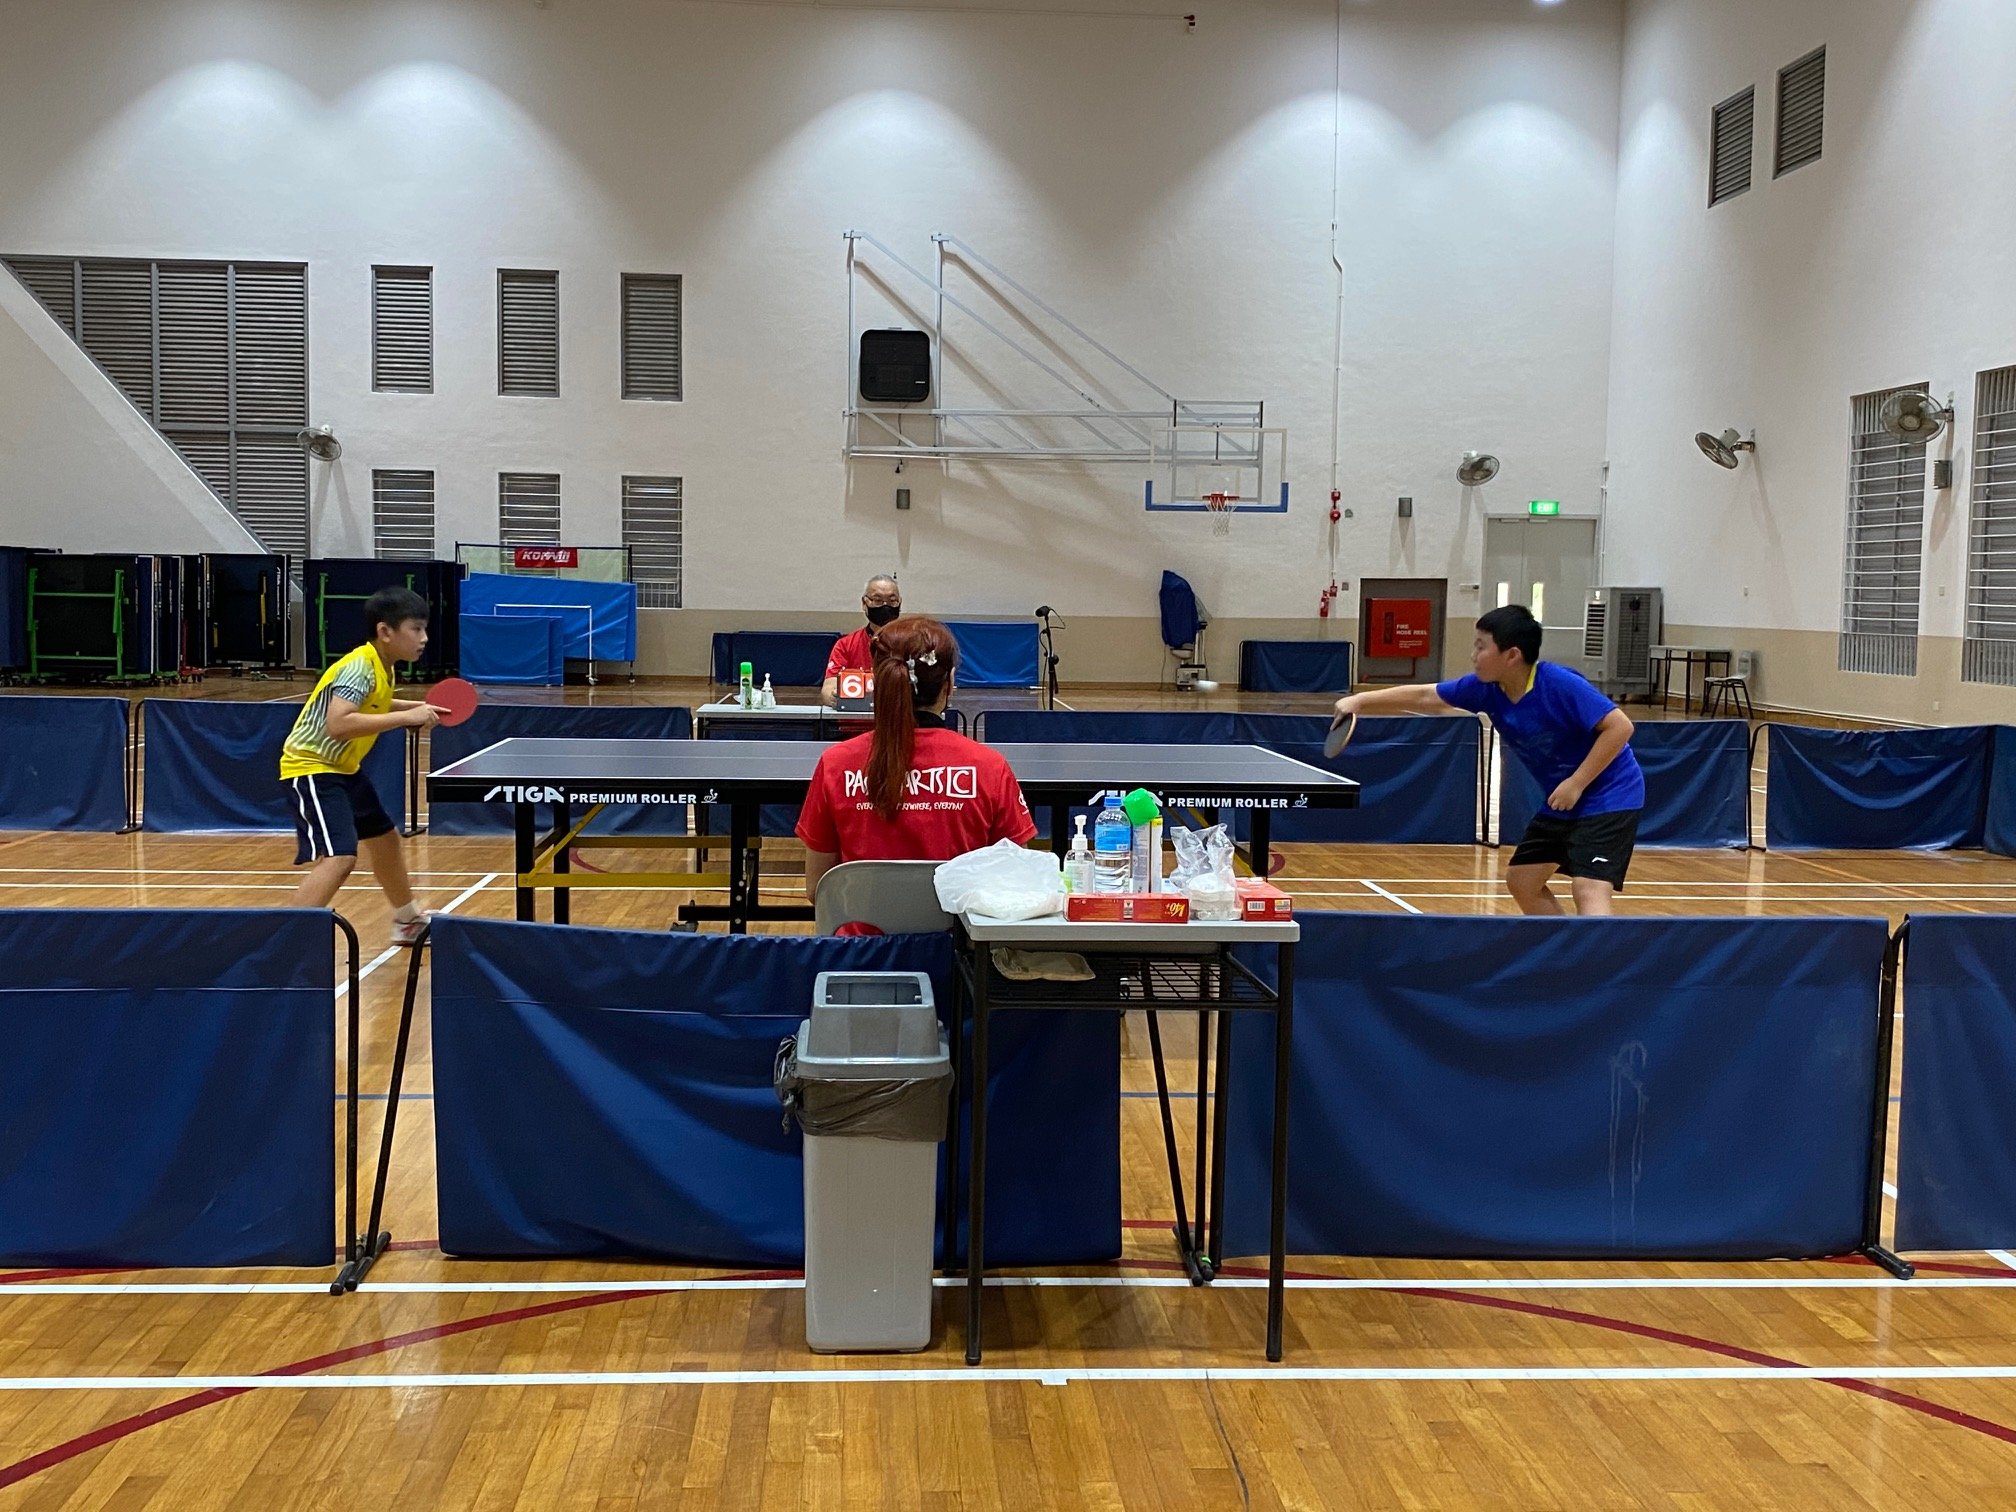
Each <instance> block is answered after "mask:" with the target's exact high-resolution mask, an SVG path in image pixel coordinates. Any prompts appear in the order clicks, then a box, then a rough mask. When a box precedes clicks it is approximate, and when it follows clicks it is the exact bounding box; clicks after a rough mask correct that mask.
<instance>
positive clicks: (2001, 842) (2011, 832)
mask: <svg viewBox="0 0 2016 1512" xmlns="http://www.w3.org/2000/svg"><path fill="white" fill-rule="evenodd" d="M1981 843H1982V845H1983V847H1985V848H1986V849H1988V850H1990V851H1993V852H1994V853H1995V854H1996V855H1998V856H2016V725H1997V726H1995V730H1994V734H1993V735H1992V736H1991V737H1990V741H1989V748H1988V811H1987V813H1986V815H1984V816H1983V819H1982V830H1981Z"/></svg>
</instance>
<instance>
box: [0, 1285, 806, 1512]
mask: <svg viewBox="0 0 2016 1512" xmlns="http://www.w3.org/2000/svg"><path fill="white" fill-rule="evenodd" d="M797 1274H798V1272H796V1271H745V1272H743V1273H741V1274H740V1275H734V1276H722V1277H717V1278H716V1279H718V1280H724V1281H770V1280H777V1279H782V1278H786V1277H792V1276H796V1275H797ZM669 1295H671V1292H670V1291H669V1290H667V1291H656V1290H653V1291H633V1292H595V1293H591V1294H589V1295H587V1296H580V1297H563V1298H561V1299H559V1300H558V1301H554V1302H537V1303H533V1304H532V1305H530V1306H527V1307H513V1308H509V1309H507V1310H505V1311H503V1312H494V1313H483V1314H481V1315H480V1316H478V1317H474V1318H459V1319H457V1320H455V1321H454V1322H452V1323H436V1324H433V1325H431V1326H429V1327H427V1328H416V1329H413V1330H412V1331H410V1332H408V1333H402V1334H393V1335H391V1336H389V1337H387V1338H383V1339H372V1340H370V1341H369V1342H367V1343H363V1344H352V1345H350V1346H349V1347H348V1348H347V1349H336V1350H331V1351H330V1352H329V1353H327V1354H319V1355H311V1356H309V1357H308V1358H307V1359H305V1360H295V1361H293V1362H292V1363H291V1364H287V1365H275V1366H274V1367H273V1368H272V1369H271V1370H262V1371H260V1372H258V1373H259V1374H260V1375H267V1376H298V1375H308V1374H310V1373H312V1372H314V1371H318V1370H327V1369H328V1368H329V1367H330V1366H332V1365H344V1364H348V1363H349V1362H350V1361H352V1360H362V1359H368V1358H369V1357H370V1356H372V1355H380V1354H387V1353H389V1352H390V1351H392V1350H395V1349H403V1348H405V1347H406V1346H407V1345H408V1344H425V1343H428V1342H430V1341H432V1340H435V1339H447V1338H453V1337H454V1336H455V1335H456V1334H464V1333H474V1332H475V1331H476V1330H477V1329H480V1328H495V1327H498V1326H500V1325H502V1324H506V1323H522V1322H525V1321H527V1320H528V1319H532V1318H544V1317H551V1316H552V1315H553V1314H555V1313H567V1312H578V1311H579V1310H580V1309H582V1308H584V1307H600V1306H603V1305H604V1304H606V1303H610V1302H622V1301H625V1300H627V1299H629V1298H633V1297H663V1296H669ZM162 1385H163V1386H164V1387H167V1386H172V1385H174V1378H173V1377H172V1376H171V1377H164V1378H163V1380H162ZM249 1390H251V1388H250V1387H247V1386H232V1387H227V1388H216V1389H212V1390H208V1391H198V1392H193V1393H191V1394H190V1395H188V1396H185V1397H179V1398H177V1399H176V1400H175V1401H172V1402H165V1403H163V1404H162V1405H161V1406H159V1407H151V1408H149V1409H148V1410H147V1411H145V1412H140V1413H135V1414H134V1415H133V1416H131V1417H125V1418H120V1419H119V1420H117V1421H116V1422H111V1423H106V1424H103V1425H102V1426H100V1427H97V1428H94V1429H92V1430H91V1431H90V1432H89V1433H81V1434H79V1435H78V1436H77V1437H76V1438H73V1439H66V1440H64V1441H63V1442H62V1443H60V1444H54V1445H52V1446H50V1447H49V1448H47V1449H44V1450H43V1451H42V1452H41V1453H40V1454H32V1455H30V1456H29V1457H28V1458H27V1459H24V1460H16V1461H15V1462H14V1463H13V1464H11V1465H0V1487H6V1486H12V1485H15V1484H16V1483H18V1482H20V1481H24V1480H26V1479H28V1477H29V1476H31V1475H38V1474H40V1473H41V1472H42V1471H44V1470H48V1469H51V1468H53V1467H54V1466H57V1465H60V1464H62V1463H64V1462H65V1461H66V1460H72V1459H75V1458H76V1457H77V1456H78V1455H80V1454H89V1453H90V1452H91V1451H92V1450H93V1449H102V1448H104V1447H105V1445H107V1444H111V1443H116V1442H117V1441H118V1440H120V1439H122V1438H127V1437H129V1436H131V1435H132V1434H135V1433H138V1432H140V1431H141V1430H142V1429H143V1428H152V1427H153V1426H154V1425H155V1424H156V1423H165V1422H169V1421H171V1420H172V1419H174V1418H178V1417H182V1416H184V1415H185V1414H187V1413H191V1412H194V1411H196V1410H197V1409H198V1408H200V1407H208V1406H211V1405H212V1404H214V1403H217V1402H228V1401H230V1400H231V1398H233V1397H238V1396H243V1395H245V1393H246V1392H247V1391H249Z"/></svg>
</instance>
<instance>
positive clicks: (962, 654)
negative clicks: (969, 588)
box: [945, 620, 1038, 688]
mask: <svg viewBox="0 0 2016 1512" xmlns="http://www.w3.org/2000/svg"><path fill="white" fill-rule="evenodd" d="M945 628H946V629H948V630H950V631H951V632H952V638H953V639H954V640H956V641H958V642H959V673H958V678H959V686H960V687H962V688H1033V687H1035V686H1036V682H1037V678H1038V673H1037V670H1036V660H1037V657H1036V623H1035V621H1034V620H947V621H946V622H945Z"/></svg>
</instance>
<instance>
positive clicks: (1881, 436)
mask: <svg viewBox="0 0 2016 1512" xmlns="http://www.w3.org/2000/svg"><path fill="white" fill-rule="evenodd" d="M1925 390H1926V385H1925V384H1922V383H1913V384H1907V385H1905V386H1904V387H1903V388H1897V389H1884V390H1882V391H1881V392H1879V393H1874V394H1863V395H1860V396H1859V397H1858V398H1857V399H1856V400H1855V401H1854V411H1853V418H1854V423H1853V441H1852V444H1851V446H1850V451H1849V459H1848V548H1847V565H1846V568H1845V570H1844V572H1843V577H1842V586H1841V655H1840V668H1841V670H1842V671H1843V672H1883V673H1889V674H1891V675H1893V676H1899V677H1910V676H1914V675H1916V673H1917V671H1918V595H1919V572H1920V567H1921V565H1922V562H1923V557H1924V543H1925V448H1924V446H1922V445H1918V444H1914V443H1912V442H1909V441H1903V440H1900V439H1899V438H1897V437H1896V436H1893V435H1891V434H1890V433H1889V432H1888V431H1886V430H1884V429H1883V425H1882V421H1881V419H1880V418H1879V417H1880V415H1881V413H1882V409H1883V401H1884V400H1885V399H1888V398H1889V397H1890V396H1891V395H1892V394H1903V393H1923V392H1925Z"/></svg>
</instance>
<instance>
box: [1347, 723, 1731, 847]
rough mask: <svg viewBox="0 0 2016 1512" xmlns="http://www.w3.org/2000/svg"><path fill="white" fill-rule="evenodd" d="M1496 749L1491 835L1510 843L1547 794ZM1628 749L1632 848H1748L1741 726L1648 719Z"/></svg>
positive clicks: (1507, 751)
mask: <svg viewBox="0 0 2016 1512" xmlns="http://www.w3.org/2000/svg"><path fill="white" fill-rule="evenodd" d="M1354 744H1355V742H1354ZM1498 749H1499V752H1500V754H1501V755H1502V756H1503V757H1504V760H1503V762H1502V763H1501V764H1500V765H1501V769H1502V771H1503V772H1504V776H1503V778H1502V779H1501V784H1500V788H1499V797H1498V836H1499V839H1500V840H1502V841H1503V842H1504V843H1505V844H1507V845H1516V844H1518V843H1519V837H1520V836H1521V835H1522V834H1524V833H1525V831H1526V826H1527V824H1528V823H1530V822H1531V821H1532V818H1533V816H1534V815H1535V814H1537V813H1538V812H1540V809H1541V808H1542V807H1543V806H1544V805H1545V803H1546V802H1547V795H1546V794H1545V793H1543V792H1541V791H1540V784H1539V783H1538V782H1536V781H1535V780H1534V778H1533V775H1532V774H1531V773H1530V772H1528V771H1527V770H1526V768H1525V766H1524V765H1523V764H1522V763H1521V762H1520V760H1519V758H1518V757H1517V756H1515V755H1513V753H1512V749H1511V747H1510V746H1508V745H1506V744H1505V743H1504V742H1503V741H1500V742H1499V745H1498ZM1631 750H1632V753H1633V754H1634V755H1636V756H1637V758H1638V765H1639V767H1640V768H1641V769H1643V771H1644V773H1645V812H1644V814H1643V815H1642V816H1641V817H1640V819H1639V821H1638V843H1639V845H1641V846H1648V847H1658V846H1671V847H1676V848H1677V847H1691V848H1698V849H1704V850H1705V849H1716V848H1725V849H1732V850H1743V849H1746V848H1747V847H1748V846H1749V844H1750V807H1749V796H1750V726H1749V724H1748V722H1747V721H1745V720H1741V719H1654V720H1647V721H1645V722H1644V723H1642V724H1640V725H1638V726H1637V727H1636V728H1635V729H1634V730H1633V732H1632V735H1631ZM1367 801H1368V802H1369V801H1370V800H1369V799H1368V800H1367Z"/></svg>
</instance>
